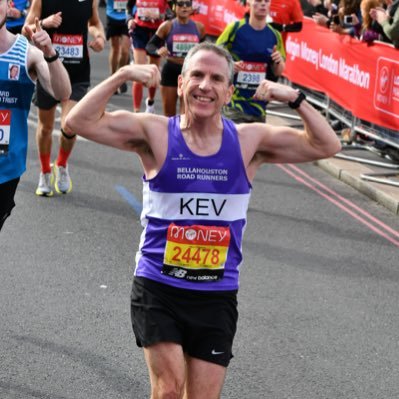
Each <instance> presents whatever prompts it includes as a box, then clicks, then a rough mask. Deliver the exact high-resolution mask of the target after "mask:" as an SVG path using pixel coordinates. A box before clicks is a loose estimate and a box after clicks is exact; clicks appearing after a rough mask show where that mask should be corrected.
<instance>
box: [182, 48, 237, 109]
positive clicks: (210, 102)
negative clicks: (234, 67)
mask: <svg viewBox="0 0 399 399" xmlns="http://www.w3.org/2000/svg"><path fill="white" fill-rule="evenodd" d="M233 90H234V87H233V85H231V84H230V83H229V68H228V64H227V61H226V59H225V58H223V57H222V56H220V55H218V54H216V53H214V52H212V51H209V50H200V51H198V52H197V53H196V54H194V56H193V57H192V58H191V60H190V61H189V65H188V68H187V70H186V72H185V74H184V76H182V75H180V76H179V82H178V92H179V96H183V98H184V104H185V106H186V110H187V111H189V112H190V114H192V115H194V116H202V117H210V116H214V115H218V114H220V112H221V109H222V106H223V105H225V104H227V103H228V102H229V101H230V98H231V95H232V94H233Z"/></svg>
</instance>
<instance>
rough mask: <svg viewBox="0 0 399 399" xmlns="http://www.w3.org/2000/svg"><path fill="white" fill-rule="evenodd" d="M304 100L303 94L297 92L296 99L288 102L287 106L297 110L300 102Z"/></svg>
mask: <svg viewBox="0 0 399 399" xmlns="http://www.w3.org/2000/svg"><path fill="white" fill-rule="evenodd" d="M303 100H306V96H305V94H304V93H303V92H301V91H299V93H298V97H297V98H296V100H295V101H290V102H289V103H288V106H289V107H290V108H292V109H297V108H299V106H300V105H301V103H302V101H303Z"/></svg>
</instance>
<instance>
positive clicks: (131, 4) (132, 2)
mask: <svg viewBox="0 0 399 399" xmlns="http://www.w3.org/2000/svg"><path fill="white" fill-rule="evenodd" d="M135 6H136V0H127V3H126V22H129V20H130V19H132V18H134V12H135V10H134V8H135Z"/></svg>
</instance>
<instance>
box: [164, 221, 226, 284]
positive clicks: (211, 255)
mask: <svg viewBox="0 0 399 399" xmlns="http://www.w3.org/2000/svg"><path fill="white" fill-rule="evenodd" d="M229 244H230V228H229V227H220V226H200V225H194V226H177V225H176V224H174V223H172V224H170V225H169V227H168V232H167V241H166V247H165V254H164V265H163V269H162V273H163V274H166V275H168V276H171V277H175V278H178V279H184V280H187V281H194V282H204V281H205V282H206V281H218V280H220V279H222V278H223V275H224V266H225V263H226V259H227V253H228V249H229Z"/></svg>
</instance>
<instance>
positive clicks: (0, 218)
mask: <svg viewBox="0 0 399 399" xmlns="http://www.w3.org/2000/svg"><path fill="white" fill-rule="evenodd" d="M19 179H20V178H19V177H17V178H16V179H13V180H9V181H6V182H5V183H2V184H0V231H1V228H2V227H3V224H4V222H5V221H6V219H7V218H8V217H9V216H10V215H11V211H12V208H14V206H15V202H14V196H15V191H16V190H17V186H18V183H19Z"/></svg>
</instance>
